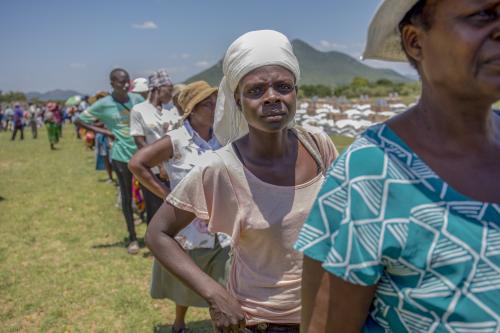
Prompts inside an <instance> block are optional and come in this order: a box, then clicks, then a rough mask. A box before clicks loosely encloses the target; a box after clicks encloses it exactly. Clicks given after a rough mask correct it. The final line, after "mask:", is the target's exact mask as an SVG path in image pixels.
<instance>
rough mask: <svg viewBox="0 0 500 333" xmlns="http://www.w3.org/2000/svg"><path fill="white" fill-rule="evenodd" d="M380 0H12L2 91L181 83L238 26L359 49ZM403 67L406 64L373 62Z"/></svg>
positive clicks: (1, 59) (0, 28) (4, 34)
mask: <svg viewBox="0 0 500 333" xmlns="http://www.w3.org/2000/svg"><path fill="white" fill-rule="evenodd" d="M378 4H379V0H323V1H317V0H308V1H305V0H304V1H296V0H289V1H269V0H267V1H265V0H254V1H238V0H233V1H229V0H205V1H194V0H100V1H97V0H87V1H77V0H43V1H41V0H38V1H35V0H16V1H8V0H6V1H1V3H0V43H1V44H0V45H1V47H0V90H3V91H8V90H21V91H24V92H27V91H40V92H45V91H48V90H51V89H56V88H61V89H74V90H77V91H80V92H82V93H93V92H95V91H97V90H101V89H107V88H108V80H107V75H108V72H109V71H110V70H111V69H112V68H114V67H117V66H120V67H124V68H126V69H127V70H128V71H129V72H130V74H131V76H132V77H138V76H147V74H148V73H149V72H150V71H152V70H155V69H159V68H167V69H168V70H169V71H170V73H171V76H172V78H173V80H174V81H176V82H179V81H182V80H184V79H186V78H187V77H189V76H191V75H193V74H195V73H198V72H199V71H201V70H203V69H205V68H208V67H209V66H211V65H213V64H214V63H216V62H217V61H218V60H219V59H221V58H222V57H223V55H224V52H225V50H226V49H227V47H228V46H229V44H230V43H231V42H232V41H233V40H234V39H236V38H237V37H238V36H239V35H241V34H243V33H245V32H247V31H250V30H256V29H275V30H278V31H281V32H283V33H284V34H285V35H287V36H288V38H290V39H291V40H292V39H295V38H299V39H302V40H304V41H305V42H307V43H309V44H311V45H312V46H314V47H316V48H318V49H320V50H323V51H328V50H338V51H341V52H345V53H348V54H351V55H353V56H356V57H357V56H359V55H360V54H361V51H362V49H363V45H364V42H365V36H366V29H367V26H368V23H369V21H370V18H371V17H372V15H373V13H374V10H375V9H376V7H377V6H378ZM370 64H371V65H375V66H379V67H389V68H394V69H397V70H399V71H400V72H402V73H410V72H411V70H410V68H409V66H407V65H404V64H392V63H374V62H371V63H370Z"/></svg>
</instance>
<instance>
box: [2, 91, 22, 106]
mask: <svg viewBox="0 0 500 333" xmlns="http://www.w3.org/2000/svg"><path fill="white" fill-rule="evenodd" d="M0 102H1V103H14V102H26V95H24V94H23V93H22V92H19V91H9V92H8V93H5V94H4V93H2V94H0Z"/></svg>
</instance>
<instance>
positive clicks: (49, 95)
mask: <svg viewBox="0 0 500 333" xmlns="http://www.w3.org/2000/svg"><path fill="white" fill-rule="evenodd" d="M25 95H26V98H27V99H28V100H31V99H33V98H36V99H39V100H41V101H62V100H67V99H68V98H70V97H71V96H75V95H80V96H82V94H81V93H79V92H77V91H74V90H61V89H56V90H51V91H47V92H46V93H39V92H28V93H26V94H25Z"/></svg>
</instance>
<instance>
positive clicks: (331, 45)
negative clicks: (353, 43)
mask: <svg viewBox="0 0 500 333" xmlns="http://www.w3.org/2000/svg"><path fill="white" fill-rule="evenodd" d="M319 48H320V49H321V50H323V51H332V50H346V49H348V46H347V45H343V44H339V43H335V42H331V41H328V40H324V39H323V40H321V41H320V42H319Z"/></svg>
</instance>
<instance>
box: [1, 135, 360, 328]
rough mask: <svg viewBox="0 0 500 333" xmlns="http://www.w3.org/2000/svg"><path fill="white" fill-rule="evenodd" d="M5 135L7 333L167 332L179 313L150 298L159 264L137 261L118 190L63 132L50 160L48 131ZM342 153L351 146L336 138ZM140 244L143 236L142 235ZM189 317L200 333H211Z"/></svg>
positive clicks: (202, 313) (202, 312)
mask: <svg viewBox="0 0 500 333" xmlns="http://www.w3.org/2000/svg"><path fill="white" fill-rule="evenodd" d="M26 134H27V135H26V138H25V140H24V141H15V142H11V141H10V140H9V138H10V133H5V132H0V197H2V198H0V236H1V241H0V321H1V322H2V324H1V329H0V331H1V332H5V333H7V332H85V333H86V332H170V327H169V324H170V323H172V322H173V319H174V312H173V311H174V307H173V305H172V303H171V302H169V301H165V300H156V301H154V300H152V299H151V298H150V297H149V281H150V270H151V264H152V257H151V256H150V255H149V252H148V251H147V249H145V248H142V249H141V252H140V254H139V255H136V256H130V255H128V254H127V252H126V249H125V245H126V243H125V239H126V235H127V232H126V227H125V222H124V220H123V216H122V214H121V212H120V211H119V210H118V209H117V208H116V207H115V201H116V196H115V193H116V192H115V191H116V190H115V188H114V186H112V185H109V184H106V183H105V182H104V180H105V179H106V176H105V173H104V172H96V171H95V170H94V163H95V160H94V152H92V151H88V150H86V149H85V148H84V146H83V143H82V142H81V141H78V140H76V139H75V138H74V133H73V131H72V127H70V126H66V128H65V130H64V138H63V139H62V140H61V143H60V144H59V147H60V149H59V150H56V151H50V149H49V144H48V139H47V136H46V132H45V130H44V129H41V130H40V134H39V138H38V139H37V140H33V139H31V137H30V135H29V133H28V132H27V133H26ZM333 140H334V142H335V144H336V145H337V148H338V149H339V151H342V150H343V148H344V147H345V146H346V145H347V144H349V143H350V142H351V141H352V139H349V138H343V137H334V138H333ZM137 232H138V235H140V236H141V235H143V234H144V232H145V226H144V225H140V226H138V230H137ZM208 318H209V316H208V313H207V311H206V309H196V308H192V309H190V311H189V313H188V325H189V326H190V327H191V328H193V332H211V328H210V327H211V324H210V322H209V321H208Z"/></svg>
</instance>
